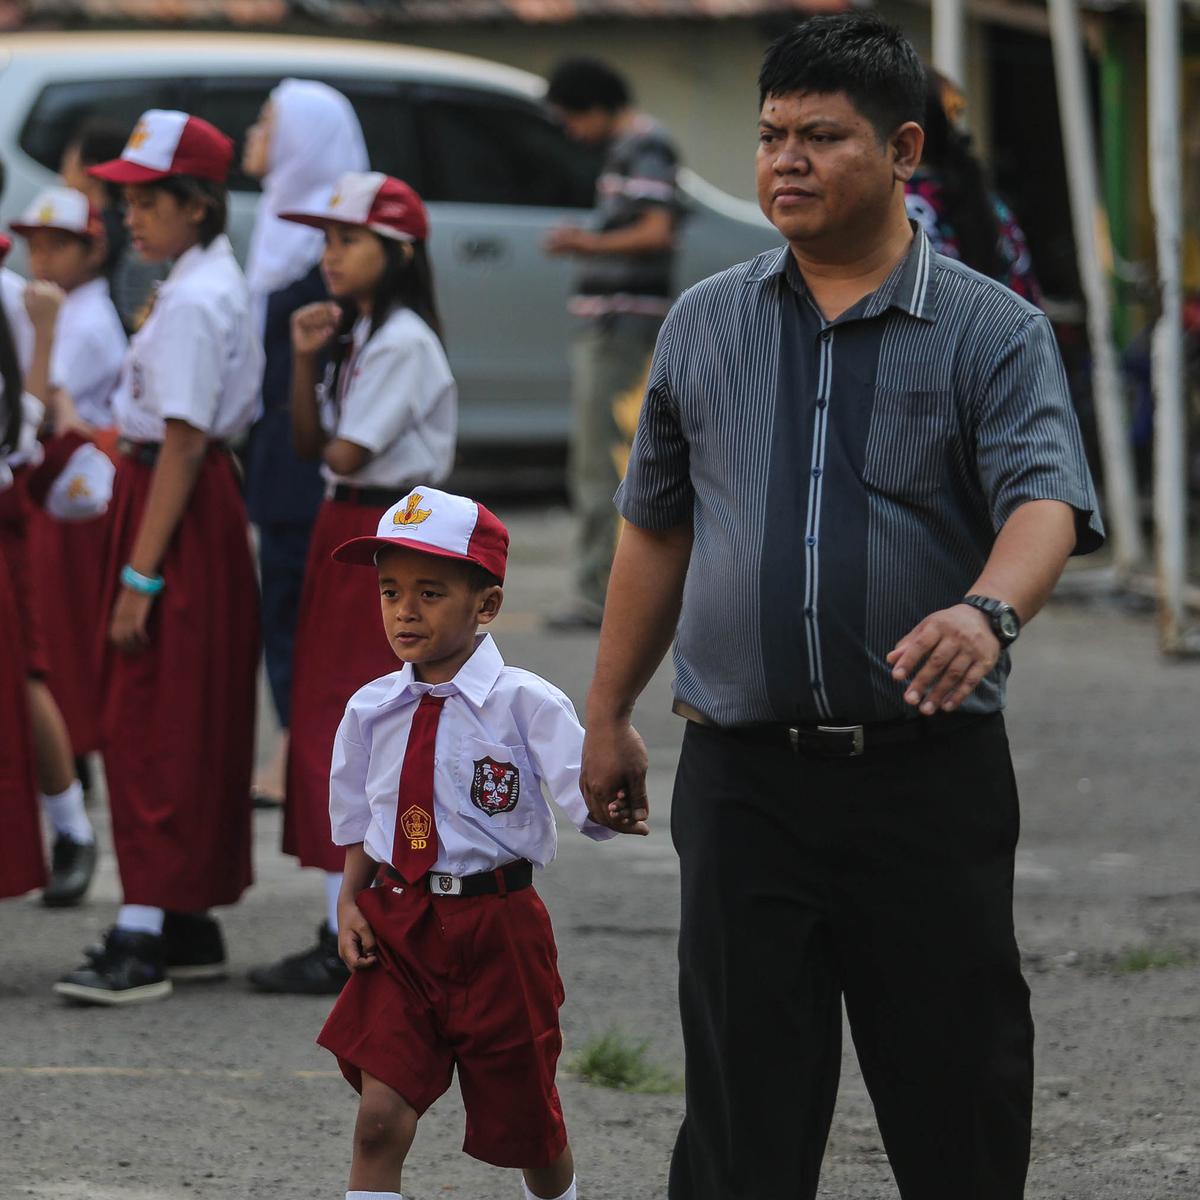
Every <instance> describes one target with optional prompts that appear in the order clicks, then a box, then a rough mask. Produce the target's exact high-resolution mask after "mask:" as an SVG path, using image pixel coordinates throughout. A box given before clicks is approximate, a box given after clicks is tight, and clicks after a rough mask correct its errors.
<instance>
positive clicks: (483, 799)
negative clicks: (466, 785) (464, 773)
mask: <svg viewBox="0 0 1200 1200" xmlns="http://www.w3.org/2000/svg"><path fill="white" fill-rule="evenodd" d="M520 798H521V772H520V771H518V770H517V768H516V767H514V766H513V765H512V763H502V762H497V761H496V760H495V759H494V758H490V757H489V758H479V759H476V760H475V774H474V776H473V777H472V779H471V803H472V804H474V805H475V807H476V808H477V809H479V811H480V812H483V813H487V815H488V816H489V817H494V816H495V815H496V814H497V813H506V812H512V810H513V809H514V808H516V807H517V801H518V800H519V799H520Z"/></svg>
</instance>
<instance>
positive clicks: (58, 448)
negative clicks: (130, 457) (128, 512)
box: [28, 432, 116, 521]
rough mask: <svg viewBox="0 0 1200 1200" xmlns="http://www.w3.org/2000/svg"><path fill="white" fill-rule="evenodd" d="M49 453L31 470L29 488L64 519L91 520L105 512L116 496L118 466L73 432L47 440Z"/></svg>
mask: <svg viewBox="0 0 1200 1200" xmlns="http://www.w3.org/2000/svg"><path fill="white" fill-rule="evenodd" d="M45 450H46V456H45V458H44V459H42V462H41V465H40V466H38V467H36V468H35V469H34V470H33V471H32V472H30V475H29V480H28V490H29V495H30V497H31V499H32V500H33V501H34V503H35V504H39V505H41V506H42V507H43V508H44V509H45V510H46V511H47V512H48V513H49V514H50V515H51V516H52V517H57V518H58V519H59V520H60V521H91V520H94V519H95V518H96V517H99V516H102V515H103V514H104V513H105V512H106V511H107V509H108V503H109V501H110V500H111V499H112V491H113V477H114V475H115V474H116V468H115V467H114V466H113V464H112V460H111V459H110V458H109V457H108V455H107V454H105V453H104V451H103V450H101V449H100V447H99V446H97V445H95V444H94V443H93V442H89V441H88V440H87V439H86V438H85V437H82V436H81V435H80V434H78V433H75V432H71V433H64V434H61V435H59V436H58V437H54V438H51V439H50V441H48V442H47V443H45Z"/></svg>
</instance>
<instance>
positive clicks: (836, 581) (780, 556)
mask: <svg viewBox="0 0 1200 1200" xmlns="http://www.w3.org/2000/svg"><path fill="white" fill-rule="evenodd" d="M1041 499H1052V500H1060V501H1063V502H1065V503H1066V504H1069V505H1070V506H1071V507H1072V508H1073V509H1074V510H1075V514H1076V537H1077V542H1076V548H1075V552H1076V553H1080V554H1082V553H1087V552H1089V551H1091V550H1094V549H1095V548H1096V547H1097V546H1099V545H1100V544H1101V543H1102V541H1103V527H1102V525H1101V523H1100V519H1099V516H1098V513H1097V508H1098V505H1097V500H1096V495H1095V491H1094V488H1093V485H1092V480H1091V476H1090V474H1089V471H1088V466H1087V462H1086V459H1085V456H1084V451H1083V445H1082V441H1081V438H1080V433H1079V426H1078V422H1077V420H1076V417H1075V413H1074V410H1073V408H1072V405H1071V398H1070V393H1069V391H1068V389H1067V381H1066V377H1065V374H1064V372H1063V367H1062V362H1061V359H1060V357H1059V354H1058V350H1057V347H1056V344H1055V341H1054V335H1053V332H1052V330H1051V328H1050V324H1049V322H1048V321H1047V319H1046V317H1045V315H1044V314H1043V313H1042V312H1040V311H1039V310H1038V309H1036V308H1034V306H1033V305H1031V304H1029V303H1027V302H1026V301H1025V300H1022V299H1021V298H1020V297H1018V296H1017V295H1015V294H1014V293H1013V292H1011V291H1009V290H1008V289H1007V288H1005V287H1003V286H1002V285H1000V284H998V283H996V282H994V281H993V280H990V279H987V278H985V277H984V276H982V275H979V274H977V273H976V272H974V271H972V270H970V269H969V268H967V267H965V266H963V265H962V264H961V263H957V262H954V261H953V260H951V259H948V258H944V257H942V256H941V255H938V254H936V253H934V252H933V250H932V249H931V247H930V244H929V242H928V239H927V238H926V237H925V235H924V234H923V233H922V232H921V231H920V230H919V229H917V230H916V231H915V233H914V238H913V242H912V245H911V248H910V250H909V252H908V253H907V255H906V256H905V258H904V259H903V260H902V261H901V262H900V263H899V264H898V265H897V267H896V268H895V269H894V270H893V272H892V273H891V275H890V277H889V278H888V279H887V280H886V281H885V283H884V284H883V285H882V286H881V287H880V288H879V289H878V290H877V291H876V292H874V293H872V294H871V295H869V296H867V297H865V298H864V299H863V300H861V301H860V302H859V303H858V304H856V305H854V306H853V307H852V308H851V309H849V310H848V311H847V312H845V313H843V314H842V315H841V316H839V317H838V318H837V319H836V320H835V321H833V322H828V321H826V320H825V319H824V318H823V316H822V315H821V313H820V311H819V309H818V308H817V306H816V304H815V303H814V302H813V300H812V298H811V296H810V295H809V293H808V291H807V288H806V287H805V284H804V280H803V278H802V276H801V275H800V272H799V270H798V269H797V268H796V265H795V261H794V259H793V258H792V255H791V253H790V252H789V251H788V249H787V248H786V247H784V248H781V249H779V250H773V251H769V252H767V253H766V254H762V255H760V256H759V257H758V258H756V259H754V260H753V261H751V262H749V263H743V264H742V265H740V266H738V267H734V268H732V269H731V270H729V271H726V272H724V273H722V274H720V275H717V276H714V277H713V278H711V279H708V280H705V281H704V282H702V283H700V284H697V285H696V286H695V287H694V288H692V289H690V290H689V291H688V292H687V293H685V294H684V295H683V296H682V297H681V298H680V300H679V301H678V303H677V304H676V305H675V307H674V308H673V310H672V312H671V314H670V316H669V317H668V318H667V321H666V322H665V324H664V326H663V329H662V332H661V335H660V337H659V341H658V346H657V349H656V351H655V356H654V360H653V363H652V366H651V371H650V378H649V384H648V390H647V394H646V399H645V404H644V407H643V410H642V416H641V421H640V424H639V426H638V431H637V434H636V437H635V440H634V445H633V451H632V455H631V457H630V461H629V470H628V473H627V475H626V478H625V481H624V483H623V484H622V486H621V488H620V490H619V492H618V494H617V503H618V507H619V509H620V511H621V513H622V514H623V515H624V516H625V518H626V519H627V520H629V521H630V522H631V523H633V524H634V525H638V526H641V527H643V528H647V529H664V528H669V527H672V526H676V525H680V524H683V523H687V522H690V523H691V524H692V525H693V528H694V533H695V538H694V546H693V551H692V558H691V565H690V568H689V571H688V575H687V582H686V585H685V590H684V599H683V609H682V613H681V618H680V623H679V628H678V633H677V637H676V642H675V650H674V656H675V668H676V681H675V688H676V696H677V698H678V699H680V700H683V701H685V702H686V703H688V704H690V705H691V706H693V707H694V708H696V709H698V710H699V711H700V712H701V713H703V714H705V715H706V716H708V717H709V718H710V719H712V720H713V721H715V722H717V723H718V724H722V725H737V724H745V723H751V722H757V721H799V722H812V723H846V724H857V723H859V722H868V721H881V720H891V719H896V718H901V717H905V716H910V715H912V710H911V709H910V708H909V706H908V705H906V704H905V703H904V702H903V688H902V686H901V685H899V684H897V683H895V682H894V681H893V680H892V678H891V674H890V669H889V668H888V665H887V663H886V661H885V657H886V655H887V653H888V652H889V651H890V650H891V649H892V648H893V646H894V645H895V644H896V642H897V641H898V640H899V639H900V638H901V637H903V636H904V634H906V633H907V632H908V631H909V630H911V629H912V628H913V627H914V626H916V625H917V624H918V623H919V622H920V621H922V620H923V619H924V618H925V617H926V616H928V615H929V613H931V612H934V611H936V610H938V609H941V608H946V607H949V606H951V605H953V604H956V603H958V602H959V601H960V600H961V599H962V597H963V596H964V595H965V594H966V593H967V592H968V591H969V589H970V587H971V585H972V584H973V583H974V582H975V580H976V579H977V578H978V576H979V574H980V572H981V571H982V568H983V566H984V564H985V562H986V561H987V558H988V556H989V554H990V553H991V550H992V546H993V543H994V541H995V538H996V535H997V533H998V531H999V530H1000V528H1001V527H1002V526H1003V525H1004V523H1005V522H1006V521H1007V520H1008V518H1009V517H1010V516H1012V514H1013V512H1014V511H1015V510H1016V509H1017V508H1018V507H1019V506H1020V505H1021V504H1024V503H1025V502H1027V501H1030V500H1041ZM1008 670H1009V658H1008V654H1007V653H1005V654H1003V655H1002V656H1001V660H1000V662H999V664H998V665H997V667H996V669H995V670H994V671H993V672H992V674H991V675H989V676H988V677H987V678H986V679H985V680H983V682H982V683H981V684H980V686H979V687H978V688H977V689H976V691H975V692H974V693H973V694H972V695H971V696H970V697H969V698H968V700H967V701H966V702H965V704H964V705H963V710H964V711H968V712H979V713H986V712H992V711H995V710H997V709H999V708H1000V707H1002V705H1003V702H1004V685H1005V679H1006V676H1007V674H1008Z"/></svg>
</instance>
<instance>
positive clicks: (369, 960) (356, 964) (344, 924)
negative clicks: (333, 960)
mask: <svg viewBox="0 0 1200 1200" xmlns="http://www.w3.org/2000/svg"><path fill="white" fill-rule="evenodd" d="M338 954H340V955H341V958H342V962H344V963H345V964H346V966H348V967H349V968H350V970H351V971H362V970H364V969H365V968H367V967H373V966H374V965H375V964H376V963H377V962H378V961H379V954H378V952H377V951H376V949H375V934H374V933H373V932H372V931H371V926H370V925H368V924H367V918H366V917H364V916H363V915H362V909H360V908H359V907H358V905H357V904H341V905H339V906H338Z"/></svg>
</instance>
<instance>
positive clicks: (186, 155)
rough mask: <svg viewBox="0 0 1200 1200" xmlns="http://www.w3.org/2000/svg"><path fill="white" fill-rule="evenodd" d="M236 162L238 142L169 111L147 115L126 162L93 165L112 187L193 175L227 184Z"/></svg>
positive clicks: (125, 155)
mask: <svg viewBox="0 0 1200 1200" xmlns="http://www.w3.org/2000/svg"><path fill="white" fill-rule="evenodd" d="M232 161H233V142H232V141H230V139H229V138H227V137H226V136H225V135H224V134H223V133H222V132H221V131H220V130H219V129H217V128H216V126H214V125H210V124H209V123H208V122H207V121H205V120H202V119H201V118H200V117H193V116H189V115H188V114H187V113H185V112H175V111H173V110H172V109H166V108H151V109H149V110H148V111H147V112H144V113H142V115H141V116H140V117H139V118H138V123H137V124H136V125H135V126H134V127H133V132H132V133H131V134H130V135H129V141H128V142H126V143H125V149H124V150H122V151H121V157H120V158H114V159H112V160H111V161H109V162H106V163H99V164H98V165H97V166H94V167H89V168H88V174H89V175H94V176H95V177H96V178H97V179H106V180H108V181H109V183H154V182H156V181H157V180H159V179H166V178H168V177H169V176H171V175H191V176H192V177H193V178H195V179H210V180H212V181H213V182H214V183H224V182H225V180H226V179H227V178H228V177H229V164H230V163H231V162H232Z"/></svg>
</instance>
